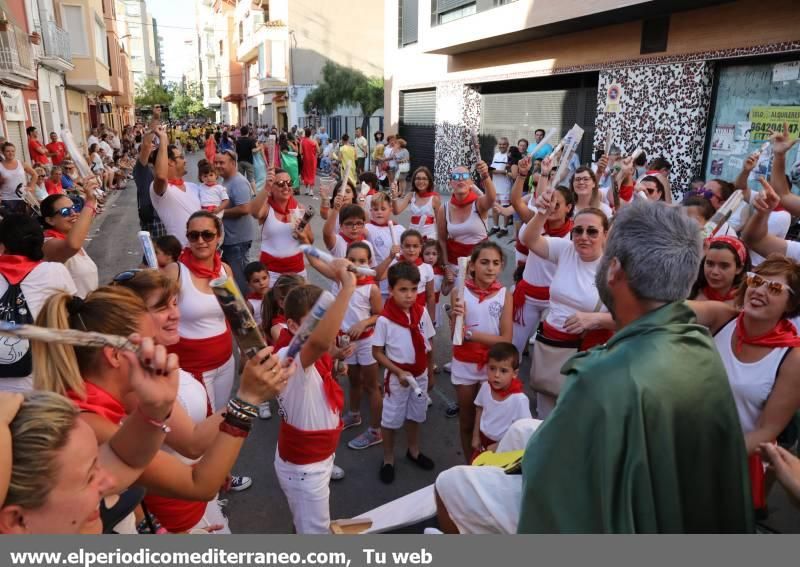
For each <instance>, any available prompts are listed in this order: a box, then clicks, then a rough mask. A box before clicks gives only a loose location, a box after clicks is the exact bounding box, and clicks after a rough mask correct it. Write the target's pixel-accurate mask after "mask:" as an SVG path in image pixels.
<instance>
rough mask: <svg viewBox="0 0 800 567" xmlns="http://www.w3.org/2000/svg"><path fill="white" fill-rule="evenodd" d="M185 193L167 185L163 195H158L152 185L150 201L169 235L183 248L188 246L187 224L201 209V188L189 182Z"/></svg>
mask: <svg viewBox="0 0 800 567" xmlns="http://www.w3.org/2000/svg"><path fill="white" fill-rule="evenodd" d="M185 183H186V185H185V188H186V190H185V191H181V190H180V189H179V188H177V187H176V186H174V185H167V189H166V191H164V194H163V195H160V196H159V195H158V194H157V193H156V192H155V190H154V189H153V184H152V183H151V184H150V200H151V201H152V202H153V208H155V210H156V212H157V213H158V217H159V218H160V219H161V222H163V223H164V227H165V228H166V229H167V234H171V235H172V236H174V237H175V238H177V239H178V240H179V241H180V243H181V245H182V246H186V245H187V244H188V243H189V241H188V240H186V223H187V222H188V220H189V217H190V216H191V215H192V213H195V212H197V211H199V210H200V209H201V205H200V188H199V187H198V186H197V185H196V184H194V183H191V182H189V181H186V182H185Z"/></svg>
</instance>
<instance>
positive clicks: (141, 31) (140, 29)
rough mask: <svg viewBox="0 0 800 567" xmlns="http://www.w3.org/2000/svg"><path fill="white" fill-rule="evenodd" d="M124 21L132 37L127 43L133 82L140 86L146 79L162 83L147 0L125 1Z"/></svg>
mask: <svg viewBox="0 0 800 567" xmlns="http://www.w3.org/2000/svg"><path fill="white" fill-rule="evenodd" d="M123 2H124V4H125V12H124V19H125V25H126V26H127V28H128V32H127V33H128V34H129V35H130V37H128V38H126V39H127V42H126V43H125V45H126V49H127V52H128V53H129V54H130V59H131V71H132V72H133V82H134V84H136V85H140V84H142V83H143V82H144V80H145V79H146V78H148V77H149V78H152V79H155V80H156V81H158V82H159V83H160V81H161V74H160V71H159V67H158V63H157V60H156V40H155V33H154V31H153V18H152V17H151V16H150V13H149V12H148V10H147V4H146V3H145V0H123Z"/></svg>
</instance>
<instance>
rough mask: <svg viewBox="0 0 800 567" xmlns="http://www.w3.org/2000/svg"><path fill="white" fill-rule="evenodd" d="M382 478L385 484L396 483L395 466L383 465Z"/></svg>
mask: <svg viewBox="0 0 800 567" xmlns="http://www.w3.org/2000/svg"><path fill="white" fill-rule="evenodd" d="M380 477H381V482H382V483H383V484H392V483H393V482H394V465H390V464H389V463H383V465H381V475H380Z"/></svg>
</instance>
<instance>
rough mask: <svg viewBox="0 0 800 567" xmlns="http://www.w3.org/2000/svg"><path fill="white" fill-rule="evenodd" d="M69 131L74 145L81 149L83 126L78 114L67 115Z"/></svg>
mask: <svg viewBox="0 0 800 567" xmlns="http://www.w3.org/2000/svg"><path fill="white" fill-rule="evenodd" d="M69 129H70V131H71V132H72V137H73V138H74V139H75V143H76V144H78V145H79V146H81V147H83V145H84V144H83V126H82V125H81V115H80V113H79V112H70V113H69Z"/></svg>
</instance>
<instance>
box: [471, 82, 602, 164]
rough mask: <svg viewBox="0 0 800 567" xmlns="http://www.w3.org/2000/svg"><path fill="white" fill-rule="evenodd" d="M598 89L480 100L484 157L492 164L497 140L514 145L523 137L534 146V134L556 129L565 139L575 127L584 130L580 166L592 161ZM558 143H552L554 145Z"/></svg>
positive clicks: (488, 96) (489, 96)
mask: <svg viewBox="0 0 800 567" xmlns="http://www.w3.org/2000/svg"><path fill="white" fill-rule="evenodd" d="M596 93H597V90H596V89H595V88H591V87H586V88H575V89H565V90H553V91H539V92H518V93H493V94H485V95H483V96H482V97H481V132H480V133H481V136H480V142H481V155H482V157H483V159H484V160H487V161H489V160H490V159H491V157H492V155H493V154H494V149H495V146H496V145H497V140H498V138H500V137H502V136H506V137H507V138H508V140H509V142H510V143H511V144H516V142H517V140H519V139H520V138H525V139H527V140H528V141H529V143H530V146H531V147H532V146H533V145H534V144H535V142H534V137H533V134H534V131H535V130H537V129H538V128H542V129H544V130H545V131H546V130H549V129H550V128H555V129H556V130H557V132H558V134H557V136H558V137H559V138H560V137H563V136H564V135H565V134H566V133H567V131H569V129H570V128H572V125H573V124H578V126H580V127H581V128H583V129H584V134H583V140H582V141H581V145H580V147H579V148H578V152H579V155H578V157H579V158H580V160H581V163H586V162H591V160H592V140H593V138H594V121H595V115H596V113H597V104H596V97H597V94H596ZM556 143H557V142H553V141H551V142H550V144H551V145H553V146H555V145H556Z"/></svg>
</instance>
